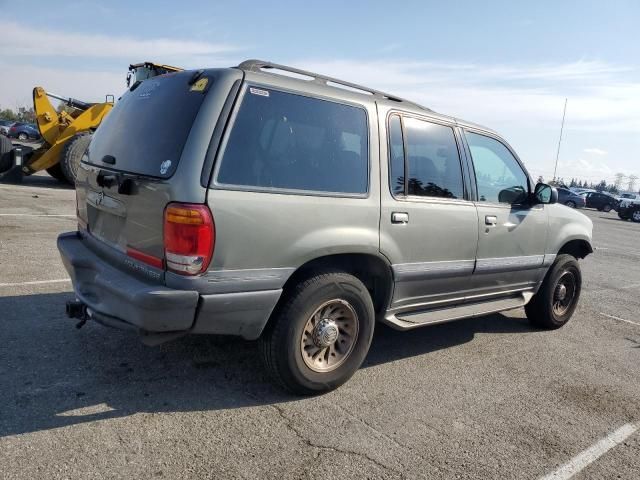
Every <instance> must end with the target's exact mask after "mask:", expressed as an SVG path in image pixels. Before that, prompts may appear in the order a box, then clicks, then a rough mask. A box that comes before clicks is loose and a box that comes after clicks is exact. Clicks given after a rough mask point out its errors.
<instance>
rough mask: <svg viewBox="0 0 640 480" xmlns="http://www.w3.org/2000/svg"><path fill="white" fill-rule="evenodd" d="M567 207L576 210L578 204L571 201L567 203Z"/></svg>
mask: <svg viewBox="0 0 640 480" xmlns="http://www.w3.org/2000/svg"><path fill="white" fill-rule="evenodd" d="M565 205H566V206H567V207H569V208H576V204H575V202H572V201H571V200H569V201H568V202H567V203H565Z"/></svg>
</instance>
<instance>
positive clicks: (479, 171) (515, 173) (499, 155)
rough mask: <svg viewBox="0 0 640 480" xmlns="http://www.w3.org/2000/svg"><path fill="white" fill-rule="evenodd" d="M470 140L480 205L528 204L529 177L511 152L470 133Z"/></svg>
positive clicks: (500, 145) (495, 142) (500, 144)
mask: <svg viewBox="0 0 640 480" xmlns="http://www.w3.org/2000/svg"><path fill="white" fill-rule="evenodd" d="M466 137H467V143H468V144H469V149H470V150H471V157H472V159H473V166H474V167H475V171H476V181H477V184H478V198H479V199H480V201H481V202H494V203H498V202H499V203H509V204H513V203H519V202H522V201H524V199H525V198H526V196H527V193H528V192H529V183H528V181H527V175H526V174H525V173H524V170H522V168H521V167H520V164H519V163H518V161H517V160H516V159H515V157H514V156H513V155H512V154H511V152H510V151H509V149H508V148H507V147H505V146H504V145H503V144H502V143H501V142H499V141H497V140H495V139H493V138H490V137H486V136H484V135H479V134H476V133H471V132H466ZM560 190H561V189H559V190H558V191H559V192H560ZM567 193H568V192H567Z"/></svg>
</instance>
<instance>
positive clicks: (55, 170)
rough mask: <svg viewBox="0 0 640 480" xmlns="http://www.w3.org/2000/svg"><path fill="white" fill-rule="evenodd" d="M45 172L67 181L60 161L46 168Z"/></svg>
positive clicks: (61, 180) (59, 179)
mask: <svg viewBox="0 0 640 480" xmlns="http://www.w3.org/2000/svg"><path fill="white" fill-rule="evenodd" d="M47 173H48V174H49V175H51V176H52V177H53V178H55V179H56V180H58V181H60V182H64V183H67V177H65V176H64V172H63V171H62V167H61V166H60V162H58V163H56V164H55V165H54V166H53V167H49V168H47Z"/></svg>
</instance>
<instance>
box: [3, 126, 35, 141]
mask: <svg viewBox="0 0 640 480" xmlns="http://www.w3.org/2000/svg"><path fill="white" fill-rule="evenodd" d="M7 136H8V137H10V138H17V139H18V140H39V139H40V131H39V130H38V127H37V125H34V124H32V123H20V122H18V123H15V124H13V125H12V126H11V127H9V133H8V134H7Z"/></svg>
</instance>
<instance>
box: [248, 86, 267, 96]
mask: <svg viewBox="0 0 640 480" xmlns="http://www.w3.org/2000/svg"><path fill="white" fill-rule="evenodd" d="M249 91H250V92H251V93H253V94H254V95H260V96H261V97H268V96H269V92H268V91H267V90H261V89H259V88H253V87H252V88H250V89H249Z"/></svg>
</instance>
